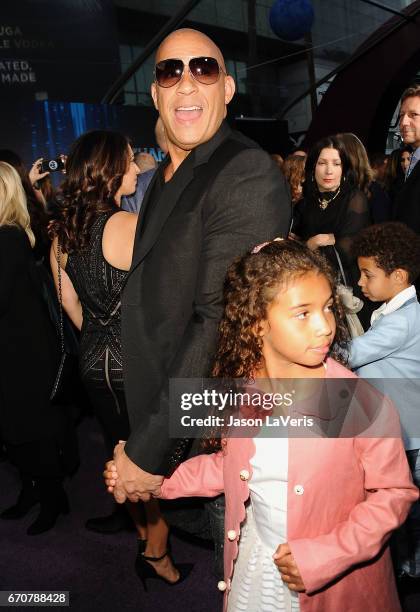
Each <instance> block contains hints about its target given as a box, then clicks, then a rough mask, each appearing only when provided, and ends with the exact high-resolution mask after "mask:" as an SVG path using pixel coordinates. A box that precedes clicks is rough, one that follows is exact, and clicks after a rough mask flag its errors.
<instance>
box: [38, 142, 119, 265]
mask: <svg viewBox="0 0 420 612" xmlns="http://www.w3.org/2000/svg"><path fill="white" fill-rule="evenodd" d="M128 146H129V142H128V140H127V138H126V137H125V136H123V135H122V134H120V133H118V132H112V131H109V130H94V131H92V132H87V133H86V134H83V135H82V136H80V138H78V139H77V140H76V141H75V142H74V144H73V145H72V147H71V150H70V153H69V156H68V157H67V161H66V179H65V181H64V182H63V184H62V186H61V189H60V191H59V193H58V196H57V203H58V214H57V218H56V219H55V220H54V222H53V223H52V224H51V227H50V234H51V235H52V236H54V235H57V236H58V237H59V240H60V245H61V248H62V250H63V251H64V252H65V253H71V252H73V251H80V250H83V249H84V248H85V247H86V246H87V245H88V243H89V239H90V231H91V228H92V225H93V224H94V222H95V220H96V219H97V217H98V215H100V214H101V213H104V212H107V211H112V210H114V209H116V208H117V205H116V203H115V195H116V193H117V191H118V189H119V188H120V186H121V183H122V179H123V176H124V174H125V173H126V172H127V168H128V164H129V151H128Z"/></svg>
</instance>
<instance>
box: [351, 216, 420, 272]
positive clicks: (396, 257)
mask: <svg viewBox="0 0 420 612" xmlns="http://www.w3.org/2000/svg"><path fill="white" fill-rule="evenodd" d="M352 254H353V255H354V257H373V258H374V259H375V262H376V265H377V266H378V268H382V270H384V272H385V274H386V275H387V276H389V275H390V274H391V273H392V272H394V270H397V269H398V268H401V269H402V270H406V271H407V272H408V282H409V283H413V282H414V281H415V280H416V278H417V277H418V276H419V274H420V236H418V235H417V234H416V233H415V232H413V230H411V229H410V228H409V227H407V225H405V224H404V223H398V222H396V221H390V222H387V223H378V224H377V225H371V226H370V227H367V228H365V229H364V230H362V231H361V232H360V234H359V235H358V236H356V237H355V238H353V242H352Z"/></svg>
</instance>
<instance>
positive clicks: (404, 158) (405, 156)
mask: <svg viewBox="0 0 420 612" xmlns="http://www.w3.org/2000/svg"><path fill="white" fill-rule="evenodd" d="M410 157H411V155H410V153H409V152H408V151H403V152H402V153H401V168H402V171H403V172H404V174H405V173H406V172H407V170H408V168H409V166H410Z"/></svg>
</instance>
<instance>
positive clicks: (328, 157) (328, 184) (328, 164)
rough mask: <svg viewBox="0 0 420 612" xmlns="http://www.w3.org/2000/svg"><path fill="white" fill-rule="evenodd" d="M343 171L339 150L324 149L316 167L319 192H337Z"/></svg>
mask: <svg viewBox="0 0 420 612" xmlns="http://www.w3.org/2000/svg"><path fill="white" fill-rule="evenodd" d="M342 174H343V169H342V165H341V158H340V153H339V152H338V151H337V149H332V148H327V149H322V150H321V153H320V154H319V157H318V161H317V162H316V165H315V180H316V184H317V185H318V189H319V191H335V190H336V189H338V187H339V186H340V181H341V175H342Z"/></svg>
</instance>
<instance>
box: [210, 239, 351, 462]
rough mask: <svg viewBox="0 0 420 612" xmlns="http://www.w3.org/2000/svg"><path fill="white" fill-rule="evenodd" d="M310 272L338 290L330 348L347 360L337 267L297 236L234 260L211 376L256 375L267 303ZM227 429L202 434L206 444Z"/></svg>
mask: <svg viewBox="0 0 420 612" xmlns="http://www.w3.org/2000/svg"><path fill="white" fill-rule="evenodd" d="M308 273H315V274H321V275H323V276H325V278H326V279H327V280H328V282H329V284H330V286H331V291H332V296H333V312H334V316H335V321H336V333H335V337H334V342H333V344H332V347H331V351H330V354H331V356H332V357H334V358H335V359H336V360H337V361H340V362H341V363H345V360H346V356H347V350H346V349H347V343H348V340H349V333H348V329H347V326H346V323H345V313H344V309H343V306H342V303H341V300H340V298H339V296H338V293H337V279H336V273H335V272H334V271H333V269H332V267H331V265H330V264H329V263H328V261H327V259H325V257H324V256H323V255H321V254H320V253H318V252H316V251H315V252H314V251H310V250H309V249H308V248H307V247H306V246H305V245H303V244H301V243H299V242H297V241H295V240H289V239H288V240H281V241H273V242H269V243H268V244H266V245H265V246H264V247H262V248H261V249H260V251H259V252H258V253H248V254H247V255H245V256H243V257H240V258H238V259H236V260H235V261H234V262H233V264H232V265H231V266H230V268H229V270H228V273H227V276H226V280H225V286H224V297H225V310H224V314H223V317H222V320H221V322H220V326H219V342H218V349H217V352H216V357H215V362H214V366H213V370H212V376H214V377H218V378H221V379H223V380H222V381H221V382H222V385H223V384H225V386H226V388H227V389H228V388H231V387H232V383H233V385H235V384H236V382H235V380H232V379H240V381H237V382H238V384H239V386H241V385H242V384H243V383H244V382H245V383H247V382H250V381H252V380H253V376H254V375H255V372H256V371H257V370H258V369H259V368H260V367H261V366H262V365H263V354H262V348H263V341H262V338H261V337H260V336H259V335H258V329H259V324H260V323H261V322H262V321H263V320H264V319H266V317H267V308H268V306H269V304H270V303H271V302H272V301H273V299H274V298H275V296H276V295H277V294H278V292H279V290H281V289H282V287H284V286H285V285H286V284H287V283H288V282H290V281H292V280H295V279H297V278H299V277H302V276H304V275H306V274H308ZM225 434H226V430H225V429H224V428H223V427H222V428H217V427H216V428H212V429H211V430H210V431H209V432H208V433H207V434H206V435H204V436H203V440H202V447H203V448H204V450H205V451H207V452H214V451H216V450H219V449H220V448H223V445H224V443H225V440H221V438H223V436H224V435H225Z"/></svg>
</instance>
